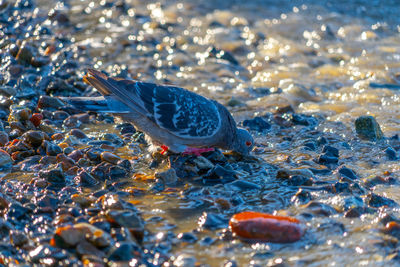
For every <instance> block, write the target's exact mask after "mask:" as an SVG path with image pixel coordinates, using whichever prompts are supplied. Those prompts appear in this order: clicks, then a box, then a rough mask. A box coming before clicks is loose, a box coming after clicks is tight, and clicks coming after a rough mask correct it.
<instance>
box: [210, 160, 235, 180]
mask: <svg viewBox="0 0 400 267" xmlns="http://www.w3.org/2000/svg"><path fill="white" fill-rule="evenodd" d="M236 179H237V175H236V173H235V172H234V171H231V170H228V169H226V168H224V167H222V166H220V165H218V164H217V165H215V167H214V168H212V169H211V170H209V171H208V172H207V173H206V174H205V175H204V176H203V181H204V182H206V183H207V182H210V183H229V182H233V181H235V180H236Z"/></svg>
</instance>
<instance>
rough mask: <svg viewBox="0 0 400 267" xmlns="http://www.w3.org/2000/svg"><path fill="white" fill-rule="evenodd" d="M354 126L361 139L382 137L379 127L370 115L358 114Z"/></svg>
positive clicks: (373, 139) (379, 138) (372, 139)
mask: <svg viewBox="0 0 400 267" xmlns="http://www.w3.org/2000/svg"><path fill="white" fill-rule="evenodd" d="M355 128H356V132H357V134H358V136H359V137H360V138H361V139H366V140H370V141H377V140H381V139H383V138H384V135H383V133H382V130H381V127H380V126H379V124H378V122H377V121H376V119H375V118H374V117H372V116H360V117H358V118H357V119H356V121H355Z"/></svg>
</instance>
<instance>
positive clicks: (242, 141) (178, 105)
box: [61, 69, 254, 155]
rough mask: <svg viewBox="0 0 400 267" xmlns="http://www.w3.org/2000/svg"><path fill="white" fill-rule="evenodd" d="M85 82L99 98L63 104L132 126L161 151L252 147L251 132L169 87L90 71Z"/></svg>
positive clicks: (222, 111)
mask: <svg viewBox="0 0 400 267" xmlns="http://www.w3.org/2000/svg"><path fill="white" fill-rule="evenodd" d="M83 80H84V81H85V82H86V83H88V84H89V85H92V86H93V87H95V88H96V89H97V90H98V91H99V92H100V93H101V94H102V96H99V97H61V100H62V101H64V102H66V103H67V104H69V105H72V106H73V107H75V108H77V109H81V110H86V111H95V112H106V113H111V114H113V115H114V116H117V117H120V118H121V119H122V120H125V121H128V122H131V123H133V124H134V125H135V127H136V128H137V129H138V130H139V131H141V132H143V133H145V134H146V135H147V136H148V137H149V138H150V140H151V142H152V143H153V145H156V146H160V147H161V148H162V153H165V152H166V151H171V152H173V153H184V154H195V155H201V153H204V152H208V151H213V150H214V148H221V149H224V150H233V151H236V152H239V153H240V154H243V155H248V154H249V153H250V151H251V150H252V148H253V146H254V140H253V137H252V136H251V134H250V133H249V132H248V131H246V130H245V129H241V128H237V126H236V122H235V120H234V119H233V117H232V115H231V114H230V113H229V111H228V110H227V109H226V108H225V107H224V106H223V105H221V104H220V103H218V102H217V101H215V100H211V99H208V98H206V97H203V96H201V95H199V94H196V93H194V92H191V91H189V90H186V89H183V88H179V87H175V86H171V85H158V84H153V83H147V82H142V81H136V80H128V79H122V78H116V77H108V76H107V75H105V74H104V73H102V72H99V71H97V70H93V69H89V70H88V74H87V75H86V76H85V77H84V78H83Z"/></svg>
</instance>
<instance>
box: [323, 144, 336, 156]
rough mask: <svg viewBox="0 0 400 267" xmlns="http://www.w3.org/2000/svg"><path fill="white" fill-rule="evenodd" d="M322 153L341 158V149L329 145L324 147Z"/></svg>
mask: <svg viewBox="0 0 400 267" xmlns="http://www.w3.org/2000/svg"><path fill="white" fill-rule="evenodd" d="M322 153H325V154H327V155H330V156H333V157H335V158H338V157H339V149H337V148H336V147H333V146H328V145H326V146H324V147H323V149H322Z"/></svg>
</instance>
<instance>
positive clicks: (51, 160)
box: [39, 156, 57, 165]
mask: <svg viewBox="0 0 400 267" xmlns="http://www.w3.org/2000/svg"><path fill="white" fill-rule="evenodd" d="M39 163H40V164H43V165H50V164H55V163H57V158H56V157H55V156H43V157H42V158H41V159H40V161H39Z"/></svg>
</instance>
